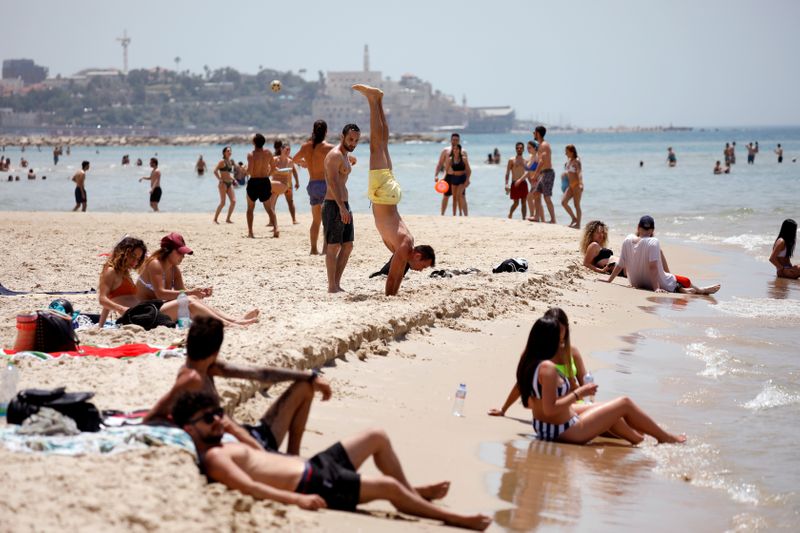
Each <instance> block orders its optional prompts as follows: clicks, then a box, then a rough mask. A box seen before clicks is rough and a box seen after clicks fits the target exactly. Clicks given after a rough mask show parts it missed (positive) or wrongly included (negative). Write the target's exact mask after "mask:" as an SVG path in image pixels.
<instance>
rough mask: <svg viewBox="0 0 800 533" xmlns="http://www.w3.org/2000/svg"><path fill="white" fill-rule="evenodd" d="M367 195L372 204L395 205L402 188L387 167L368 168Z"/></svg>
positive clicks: (400, 195)
mask: <svg viewBox="0 0 800 533" xmlns="http://www.w3.org/2000/svg"><path fill="white" fill-rule="evenodd" d="M367 196H368V197H369V200H370V202H372V203H373V204H381V205H397V204H399V203H400V198H401V197H402V196H403V190H402V189H401V188H400V184H399V183H397V180H396V179H394V174H392V171H391V170H389V169H388V168H384V169H381V170H370V171H369V190H368V191H367Z"/></svg>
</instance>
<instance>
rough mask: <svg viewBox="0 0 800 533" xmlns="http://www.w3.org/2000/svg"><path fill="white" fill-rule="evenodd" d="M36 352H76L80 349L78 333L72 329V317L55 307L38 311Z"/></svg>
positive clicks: (34, 347) (34, 346) (34, 348)
mask: <svg viewBox="0 0 800 533" xmlns="http://www.w3.org/2000/svg"><path fill="white" fill-rule="evenodd" d="M36 315H37V316H36V337H35V340H34V343H33V351H35V352H46V353H53V352H74V351H76V350H77V349H78V344H79V343H80V342H79V341H78V335H77V334H76V333H75V330H74V329H72V317H70V316H68V315H65V314H64V313H60V312H58V311H55V310H53V309H47V310H45V311H36Z"/></svg>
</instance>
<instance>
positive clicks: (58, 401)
mask: <svg viewBox="0 0 800 533" xmlns="http://www.w3.org/2000/svg"><path fill="white" fill-rule="evenodd" d="M93 396H94V393H93V392H65V389H64V387H59V388H57V389H50V390H48V389H26V390H23V391H21V392H20V393H19V394H17V395H16V396H15V397H14V398H13V399H12V400H11V401H10V402H9V404H8V411H7V413H6V420H7V421H8V423H9V424H22V422H24V421H25V419H27V418H28V417H29V416H31V415H34V414H36V413H38V412H39V409H41V408H42V407H49V408H51V409H55V410H56V411H58V412H59V413H61V414H63V415H65V416H68V417H70V418H71V419H73V420H74V421H75V423H76V424H77V426H78V429H80V430H81V431H100V422H101V419H100V413H99V412H98V411H97V407H95V406H94V404H93V403H90V402H89V401H87V400H89V399H91V398H92V397H93Z"/></svg>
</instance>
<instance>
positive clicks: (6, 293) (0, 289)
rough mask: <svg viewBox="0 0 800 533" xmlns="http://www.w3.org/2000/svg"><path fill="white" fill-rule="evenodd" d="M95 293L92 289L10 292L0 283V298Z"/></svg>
mask: <svg viewBox="0 0 800 533" xmlns="http://www.w3.org/2000/svg"><path fill="white" fill-rule="evenodd" d="M96 292H97V291H95V290H94V289H89V290H86V291H12V290H11V289H6V288H5V287H4V286H3V284H2V283H0V296H19V295H22V294H49V295H51V296H59V295H62V294H95V293H96Z"/></svg>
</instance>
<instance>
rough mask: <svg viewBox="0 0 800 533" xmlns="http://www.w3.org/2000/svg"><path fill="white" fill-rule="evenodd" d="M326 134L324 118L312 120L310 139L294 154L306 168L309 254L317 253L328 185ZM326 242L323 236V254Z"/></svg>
mask: <svg viewBox="0 0 800 533" xmlns="http://www.w3.org/2000/svg"><path fill="white" fill-rule="evenodd" d="M327 134H328V124H327V123H326V122H325V121H324V120H317V121H316V122H314V129H313V130H312V132H311V139H309V140H308V141H306V142H305V143H303V145H302V146H301V147H300V150H298V151H297V153H296V154H294V157H292V160H293V161H294V163H296V164H298V165H300V166H301V167H303V168H305V169H307V170H308V185H307V186H306V191H307V192H308V199H309V201H310V203H311V231H310V233H311V255H317V254H318V253H319V252H318V251H317V241H318V240H319V227H320V225H321V224H322V203H323V201H324V200H325V193H327V192H328V186H327V184H326V182H325V156H326V155H328V152H330V151H331V150H332V149H333V145H332V144H331V143H329V142H327V141H326V140H325V136H326V135H327ZM325 250H326V244H325V240H324V238H323V241H322V254H323V255H324V254H325Z"/></svg>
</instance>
